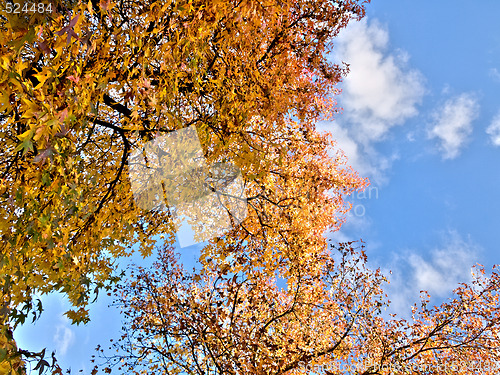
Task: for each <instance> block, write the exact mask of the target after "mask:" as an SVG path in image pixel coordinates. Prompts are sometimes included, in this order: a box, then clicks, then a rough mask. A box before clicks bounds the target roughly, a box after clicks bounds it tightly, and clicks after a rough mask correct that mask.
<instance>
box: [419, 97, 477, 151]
mask: <svg viewBox="0 0 500 375" xmlns="http://www.w3.org/2000/svg"><path fill="white" fill-rule="evenodd" d="M478 115H479V104H478V100H477V98H476V97H475V96H474V95H472V94H470V93H464V94H461V95H459V96H456V97H453V98H451V99H449V100H448V101H446V102H445V103H444V106H443V107H442V108H441V109H440V110H439V111H437V112H435V114H434V121H433V125H432V127H431V128H430V129H429V130H428V133H427V136H428V138H429V139H437V141H438V148H439V150H440V151H441V153H442V157H443V159H455V158H456V157H457V156H459V155H460V153H461V152H462V150H463V148H464V147H465V146H466V145H467V143H468V141H469V138H470V136H471V134H472V130H473V127H472V123H473V121H474V120H475V119H476V118H477V117H478Z"/></svg>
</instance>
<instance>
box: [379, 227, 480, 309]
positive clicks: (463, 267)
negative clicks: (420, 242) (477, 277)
mask: <svg viewBox="0 0 500 375" xmlns="http://www.w3.org/2000/svg"><path fill="white" fill-rule="evenodd" d="M444 242H445V244H444V246H442V247H440V248H436V249H434V250H433V251H431V252H430V254H429V255H428V256H427V257H423V256H422V255H420V254H418V253H416V252H409V253H407V254H404V255H398V256H396V257H395V259H394V262H393V263H392V264H391V265H390V267H391V268H392V275H389V272H388V270H385V274H386V275H388V279H389V280H390V282H391V283H390V284H389V286H388V287H387V292H388V296H389V299H390V300H391V306H392V307H391V310H393V311H394V312H396V313H398V314H399V315H401V316H405V315H408V314H409V312H410V311H411V310H410V307H411V306H412V305H413V304H414V303H417V306H418V305H419V295H420V291H421V290H425V291H427V292H429V294H430V295H431V297H438V298H444V297H449V296H451V294H452V291H453V290H454V289H455V288H457V287H458V286H459V285H458V284H459V283H461V282H470V281H471V280H472V274H471V268H472V266H474V265H475V263H476V262H477V257H478V254H479V248H478V246H477V245H476V244H474V243H472V242H471V241H470V240H467V241H466V240H464V239H463V238H462V237H461V236H460V235H459V234H458V233H457V232H456V231H450V232H449V233H448V234H447V235H446V236H444Z"/></svg>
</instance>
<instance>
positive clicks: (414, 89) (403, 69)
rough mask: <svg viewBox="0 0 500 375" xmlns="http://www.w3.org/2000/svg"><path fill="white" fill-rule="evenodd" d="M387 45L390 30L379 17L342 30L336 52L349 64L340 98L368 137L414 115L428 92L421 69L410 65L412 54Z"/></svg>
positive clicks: (358, 130) (362, 136) (365, 138)
mask: <svg viewBox="0 0 500 375" xmlns="http://www.w3.org/2000/svg"><path fill="white" fill-rule="evenodd" d="M388 50H389V33H388V31H387V29H386V28H384V27H383V26H382V25H380V24H379V23H378V22H377V21H372V22H371V23H368V22H367V20H366V19H365V20H362V21H360V22H354V23H352V24H350V26H349V27H348V28H347V29H346V30H345V31H344V32H343V33H341V34H340V35H339V39H338V43H337V54H336V56H337V58H340V59H341V60H342V61H345V62H346V63H348V64H349V69H350V71H349V74H348V76H347V77H346V79H345V81H344V83H343V92H342V96H341V98H340V100H341V103H342V105H343V107H344V111H345V117H346V118H347V119H346V120H347V121H349V123H350V124H354V125H355V127H356V133H357V138H358V140H360V141H363V142H364V143H366V142H373V141H379V140H382V139H383V138H384V137H385V136H386V134H387V133H388V131H389V130H390V129H391V128H392V127H393V126H395V125H401V124H403V123H404V122H405V121H406V120H407V119H408V118H410V117H413V116H415V115H416V114H417V113H418V111H417V104H418V103H420V101H421V99H422V97H423V95H424V84H423V77H422V75H421V73H419V72H418V71H417V70H414V69H409V68H408V67H407V65H408V59H409V58H408V54H407V53H406V52H403V51H399V52H397V53H394V52H389V51H388Z"/></svg>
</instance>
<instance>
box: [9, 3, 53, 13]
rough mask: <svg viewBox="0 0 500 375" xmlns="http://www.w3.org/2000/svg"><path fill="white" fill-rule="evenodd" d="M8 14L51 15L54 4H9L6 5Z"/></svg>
mask: <svg viewBox="0 0 500 375" xmlns="http://www.w3.org/2000/svg"><path fill="white" fill-rule="evenodd" d="M5 11H6V12H7V13H51V12H52V4H51V3H49V4H44V3H24V4H21V3H7V4H5Z"/></svg>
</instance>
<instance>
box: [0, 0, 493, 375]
mask: <svg viewBox="0 0 500 375" xmlns="http://www.w3.org/2000/svg"><path fill="white" fill-rule="evenodd" d="M14 3H15V1H10V2H9V4H14ZM40 3H43V4H45V5H46V6H45V7H44V8H43V10H44V11H43V12H39V11H38V9H41V8H37V11H36V12H32V13H28V12H23V11H22V9H24V5H23V4H24V3H23V4H21V2H19V4H21V5H19V8H20V9H21V12H20V13H18V14H16V13H13V12H12V11H11V10H9V9H12V8H8V7H4V8H3V9H2V10H1V13H0V126H1V133H0V166H1V167H0V168H1V169H0V173H1V175H0V235H1V239H2V241H1V243H0V248H1V250H0V286H1V289H0V297H1V311H0V317H1V322H0V323H1V324H0V325H1V327H0V328H1V329H2V331H1V334H0V345H1V346H0V357H1V358H0V364H1V365H2V366H3V367H2V371H3V370H4V369H7V370H6V371H11V372H12V373H22V371H23V366H22V359H24V360H29V359H30V358H41V359H40V360H39V361H38V364H37V367H35V368H36V369H37V370H38V369H39V370H40V372H42V371H43V370H44V369H46V368H49V367H50V368H51V369H52V371H53V372H54V373H61V369H60V368H59V367H58V366H57V365H56V364H55V359H54V362H53V363H52V365H50V364H49V363H48V362H47V361H46V360H44V359H43V357H44V354H45V353H44V352H41V353H30V352H29V351H25V350H22V349H17V348H16V346H15V342H14V341H13V338H12V332H11V330H10V328H11V327H16V326H17V325H18V324H23V323H24V322H25V321H26V319H27V318H28V317H31V316H32V317H33V319H36V318H37V317H38V316H39V314H40V313H41V311H42V306H41V303H40V301H39V300H37V298H36V296H38V295H40V294H44V293H50V292H54V291H59V292H62V293H63V294H65V295H66V296H67V297H68V298H69V301H70V303H71V304H72V306H73V308H72V309H71V310H70V311H68V312H66V315H67V316H68V317H69V318H70V319H71V320H72V321H73V322H74V323H80V322H83V323H86V322H88V319H89V318H88V305H89V304H90V303H91V302H92V301H93V300H94V299H95V298H97V296H98V293H99V291H102V290H106V291H116V292H118V291H122V292H123V293H124V294H123V298H121V299H120V300H119V301H120V303H121V304H122V307H123V311H124V313H125V314H126V316H128V317H129V323H130V325H129V326H127V327H125V328H126V329H128V331H127V332H125V334H124V336H123V341H122V344H123V345H121V346H120V348H121V350H122V354H123V353H128V354H127V355H126V356H125V357H123V356H122V357H120V358H119V359H120V360H123V362H124V366H125V367H124V369H126V371H127V373H133V372H134V371H135V372H139V371H141V370H146V371H159V372H162V373H176V374H180V373H183V372H184V373H190V374H247V373H248V374H285V373H287V374H300V373H307V371H309V370H308V369H307V368H306V367H307V366H311V365H328V366H333V367H329V370H328V371H330V369H332V368H335V366H337V367H338V366H339V365H340V364H345V363H349V362H352V363H362V362H363V361H366V360H370V361H372V362H371V365H370V366H368V367H366V368H365V370H363V371H364V372H362V373H364V374H376V373H387V372H383V371H382V369H381V367H380V366H383V365H386V364H392V365H402V364H411V363H420V364H421V363H423V361H429V363H432V364H433V365H438V364H439V361H440V360H441V359H442V358H448V357H449V358H452V359H453V360H456V361H459V360H469V361H472V360H484V359H492V358H495V356H496V355H497V353H498V344H497V341H495V337H497V336H496V335H497V334H498V324H497V319H496V316H497V315H498V300H497V299H498V294H497V290H498V278H497V276H496V274H494V275H493V276H492V277H491V278H490V279H488V281H487V282H486V281H485V282H484V283H482V281H480V280H479V279H478V280H479V281H477V283H478V285H479V286H480V288H479V289H477V288H476V289H475V288H472V287H469V286H464V287H463V288H461V289H458V290H457V299H456V300H455V301H454V302H453V303H450V304H448V305H443V306H441V307H440V308H436V309H435V310H432V309H427V307H426V305H425V301H424V304H423V305H422V308H421V309H420V310H418V311H419V312H418V314H417V313H416V314H417V315H415V319H414V321H413V322H404V321H396V320H384V319H382V318H381V316H380V314H381V308H382V307H383V306H384V304H386V303H388V302H387V301H385V300H384V296H383V293H382V289H381V285H382V283H383V281H384V278H383V276H382V275H381V274H380V271H375V272H372V271H370V270H368V269H367V268H366V265H365V263H366V260H365V257H364V253H363V252H361V251H360V249H356V248H355V246H354V245H353V244H341V245H339V246H335V245H333V247H331V246H328V241H327V239H326V234H327V233H328V231H331V230H336V229H338V228H339V227H340V226H341V224H342V223H343V221H344V220H345V214H346V212H347V211H348V209H349V204H347V202H346V201H345V198H346V196H347V195H349V194H351V193H352V192H354V191H356V190H359V189H363V188H364V187H365V186H366V185H367V184H368V180H366V179H363V178H361V177H360V176H359V175H358V174H357V172H355V171H353V170H352V169H351V168H350V167H349V166H348V165H347V161H346V158H345V157H344V155H343V153H342V151H341V150H339V149H337V148H336V145H335V142H334V140H333V136H332V135H331V134H328V133H325V132H320V131H318V129H317V127H316V126H317V123H318V121H321V120H325V119H331V118H333V117H334V115H335V114H336V113H337V112H338V109H337V108H336V103H335V95H336V94H337V93H338V92H339V90H338V89H337V87H336V85H337V83H339V81H340V80H341V79H342V76H343V75H344V74H346V73H347V71H348V65H346V64H344V65H338V64H334V63H332V62H331V61H330V60H329V58H328V52H329V51H331V49H332V48H334V42H335V36H336V35H337V34H338V32H339V31H340V30H341V29H342V28H344V27H345V26H346V25H347V24H348V22H350V21H351V20H355V19H360V18H361V17H363V16H364V7H365V5H366V4H365V3H367V1H355V0H328V1H318V0H298V1H288V0H282V1H275V0H266V1H259V2H256V1H250V0H248V1H244V0H238V1H237V0H234V1H233V0H216V1H204V0H180V1H174V0H170V1H169V0H163V1H158V0H156V1H155V0H141V1H134V0H117V1H110V0H100V1H97V0H90V1H83V0H58V1H49V0H44V1H41V2H40ZM49 4H51V6H50V7H49ZM26 9H29V8H26ZM174 135H175V137H177V138H175V142H174V141H173V139H174V138H172V137H173V136H174ZM183 137H184V138H183ZM194 138H196V141H195V142H194V143H193V139H194ZM160 140H161V141H160ZM198 141H199V143H198ZM162 142H163V143H162ZM169 142H170V143H169ZM176 142H177V143H178V144H179V145H180V146H179V148H178V149H177V151H175V152H178V151H179V150H180V151H179V152H180V153H181V154H182V153H184V154H192V155H194V156H193V157H192V159H197V160H201V159H202V160H203V162H202V163H198V164H196V163H194V164H195V165H196V166H197V167H196V168H194V167H193V168H192V169H185V168H184V167H185V166H183V165H180V164H179V163H181V164H182V163H183V161H182V158H181V159H175V158H173V156H172V155H173V154H174V153H175V152H174V151H172V148H170V149H168V150H167V149H165V148H163V149H162V147H167V146H165V144H170V145H172V144H173V143H176ZM183 142H184V143H183ZM162 144H163V146H162ZM150 145H152V146H151V147H153V148H154V147H156V148H158V149H159V151H158V152H163V153H164V154H167V155H168V156H169V157H171V159H172V160H174V161H173V162H172V163H173V164H172V165H174V164H175V163H177V164H176V169H178V170H183V172H184V173H180V174H179V176H180V177H177V179H174V180H172V181H174V182H173V185H171V186H167V185H166V184H164V183H163V182H164V181H163V182H162V185H161V189H160V183H159V181H160V180H161V179H157V178H156V177H151V175H148V174H146V175H145V176H144V178H145V180H144V181H146V178H152V181H153V180H154V181H156V183H157V186H156V187H155V189H152V193H151V194H152V195H151V196H152V197H153V198H154V199H153V201H154V202H155V204H141V203H140V201H138V200H137V194H135V195H134V186H135V185H137V182H138V181H137V180H136V178H137V174H136V172H137V169H134V168H135V166H137V165H138V164H137V163H139V164H140V163H143V164H147V167H148V168H149V165H150V164H151V163H152V161H151V160H147V158H146V156H147V155H146V156H144V157H143V158H142V159H141V158H140V157H139V158H135V159H134V156H138V155H139V156H140V155H145V154H147V153H148V152H146V151H145V150H146V149H148V147H149V146H150ZM193 145H194V146H193ZM168 147H170V146H168ZM189 147H192V148H191V149H189ZM162 150H163V151H162ZM200 150H201V151H200ZM153 164H154V163H153ZM210 166H216V167H215V168H212V169H210ZM219 167H220V168H219ZM171 169H174V168H171ZM221 171H222V172H223V173H222V172H221ZM160 172H161V173H167V172H168V171H167V172H166V171H165V170H164V169H163V170H160ZM219 172H221V173H219ZM148 173H149V172H148ZM172 174H175V171H172ZM140 178H142V177H140ZM236 178H238V181H242V189H243V190H244V194H245V198H244V204H245V215H236V214H235V212H234V211H231V210H228V215H229V216H228V217H229V221H230V222H231V224H232V229H230V230H229V231H226V232H224V233H218V234H217V235H216V236H213V238H210V239H209V241H208V242H207V244H206V246H204V248H203V249H202V251H201V255H200V259H199V262H200V264H201V269H200V270H198V271H196V272H194V273H188V272H185V270H183V269H182V267H181V265H180V264H178V262H177V260H176V258H175V255H174V251H173V249H172V245H173V243H174V242H175V233H176V231H177V230H178V229H179V223H178V221H176V218H177V217H179V216H180V215H182V212H181V210H180V208H179V207H180V205H179V202H184V201H186V200H188V201H193V202H194V203H193V204H191V206H190V208H189V210H190V213H196V214H201V213H206V212H204V211H207V209H206V206H205V205H202V204H201V201H197V200H196V199H198V198H200V197H203V196H206V195H207V194H210V193H211V192H216V193H218V194H219V195H218V196H219V197H220V196H221V194H220V193H221V191H220V190H218V189H219V188H220V186H221V185H223V189H222V190H223V192H226V193H227V191H226V190H224V188H225V187H227V184H229V183H231V182H234V181H235V180H236ZM141 181H142V180H141ZM199 184H202V185H203V187H204V188H203V189H202V191H200V190H196V189H195V188H193V186H196V185H199ZM181 186H182V187H183V188H182V189H181V190H182V194H179V195H177V196H176V195H175V194H174V192H176V191H177V190H176V189H177V188H179V187H181ZM135 193H137V191H135ZM146 193H147V194H149V193H148V192H145V194H146ZM226 195H230V194H229V193H227V194H226ZM151 196H149V195H146V197H149V198H150V197H151ZM149 198H148V199H149ZM195 198H196V199H195ZM157 201H161V204H156V203H157ZM149 203H151V202H149ZM195 217H196V215H195ZM191 221H192V223H193V224H197V223H195V222H196V219H193V218H191ZM211 237H212V236H211ZM134 246H137V248H138V249H139V250H140V252H141V254H142V255H143V256H145V257H146V256H150V255H151V254H152V253H153V250H154V249H155V246H160V247H159V248H160V250H159V252H158V256H159V258H158V263H157V265H156V270H155V269H153V270H145V269H139V270H138V271H137V272H136V274H135V279H134V278H132V279H128V281H126V280H121V279H120V277H121V276H122V275H123V274H122V273H121V272H120V271H121V270H119V269H117V266H116V259H117V258H119V257H122V256H127V255H130V254H131V253H132V248H133V247H134ZM120 280H121V281H120ZM116 283H119V287H118V289H114V288H115V285H116ZM481 283H482V284H481ZM478 290H479V291H478ZM117 296H118V297H119V295H117ZM416 311H417V310H416ZM436 353H439V355H438V354H436ZM443 353H444V354H443ZM440 356H441V357H440ZM443 356H444V357H443ZM5 358H8V360H5ZM149 360H151V362H149ZM141 366H142V367H141ZM304 366H306V367H304ZM377 366H378V367H377ZM95 371H97V369H95ZM95 371H94V372H95ZM105 371H106V372H109V371H111V368H105ZM334 371H337V370H334ZM327 373H328V372H327Z"/></svg>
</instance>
